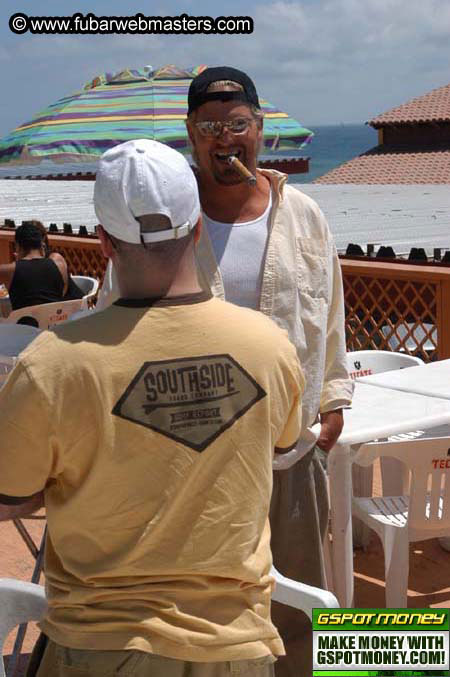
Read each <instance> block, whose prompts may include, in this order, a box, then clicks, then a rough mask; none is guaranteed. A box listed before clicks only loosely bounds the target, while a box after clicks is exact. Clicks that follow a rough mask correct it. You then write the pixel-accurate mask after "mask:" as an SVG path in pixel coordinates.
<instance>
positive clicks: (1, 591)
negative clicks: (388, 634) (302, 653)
mask: <svg viewBox="0 0 450 677" xmlns="http://www.w3.org/2000/svg"><path fill="white" fill-rule="evenodd" d="M271 574H272V576H273V577H274V578H275V581H276V588H275V591H274V593H273V595H272V599H274V600H275V601H277V602H280V603H281V604H286V605H288V606H292V607H294V608H296V609H301V610H302V611H304V612H305V614H307V616H308V617H309V618H310V619H311V618H312V609H313V608H327V609H337V608H339V603H338V601H337V599H336V597H335V596H334V595H333V594H332V593H331V592H328V590H322V589H320V588H314V587H313V586H311V585H305V584H304V583H298V582H297V581H293V580H291V579H290V578H286V577H285V576H282V575H281V574H280V573H279V572H278V571H277V570H276V569H275V568H274V567H272V570H271ZM46 609H47V602H46V599H45V592H44V587H43V586H42V585H35V584H34V583H26V582H24V581H16V580H15V579H13V578H1V579H0V655H3V645H4V643H5V640H6V637H7V636H8V634H9V633H10V632H11V630H12V629H13V628H14V627H15V626H16V625H18V624H21V623H27V622H28V621H31V620H39V619H40V618H42V616H43V615H44V614H45V611H46ZM0 677H5V672H4V669H3V665H2V662H1V661H0Z"/></svg>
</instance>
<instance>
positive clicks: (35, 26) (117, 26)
mask: <svg viewBox="0 0 450 677" xmlns="http://www.w3.org/2000/svg"><path fill="white" fill-rule="evenodd" d="M9 27H10V29H11V30H12V31H13V32H14V33H18V34H21V33H27V32H29V33H41V34H64V33H69V34H98V33H100V34H109V33H136V34H154V35H160V34H169V33H173V34H194V33H204V34H214V33H217V34H219V35H220V34H222V35H223V34H236V33H247V34H248V33H253V19H252V18H251V17H249V16H219V17H216V18H213V17H210V16H189V15H188V14H180V15H179V16H144V15H143V14H140V13H139V14H134V15H133V16H96V15H95V14H92V13H91V12H89V14H81V12H77V13H76V14H73V15H72V16H28V15H27V14H23V12H17V13H16V14H13V15H12V16H11V17H10V19H9Z"/></svg>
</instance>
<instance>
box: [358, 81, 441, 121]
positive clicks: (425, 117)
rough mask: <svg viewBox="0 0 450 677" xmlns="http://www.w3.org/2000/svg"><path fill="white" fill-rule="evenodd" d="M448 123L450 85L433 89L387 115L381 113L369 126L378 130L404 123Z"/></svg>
mask: <svg viewBox="0 0 450 677" xmlns="http://www.w3.org/2000/svg"><path fill="white" fill-rule="evenodd" d="M448 121H450V84H449V85H445V87H439V89H433V90H432V91H431V92H428V94H424V95H423V96H419V97H417V98H416V99H411V101H407V102H406V103H403V104H402V105H401V106H397V107H396V108H392V109H391V110H389V111H387V112H386V113H381V115H378V116H377V117H375V118H373V119H372V120H369V125H372V127H375V128H378V127H383V126H384V125H392V124H400V123H404V122H416V123H417V122H448Z"/></svg>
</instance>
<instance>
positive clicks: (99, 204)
mask: <svg viewBox="0 0 450 677" xmlns="http://www.w3.org/2000/svg"><path fill="white" fill-rule="evenodd" d="M94 207H95V213H96V214H97V218H98V220H99V223H101V225H102V226H103V228H104V229H105V230H106V232H107V233H109V234H110V235H113V236H114V237H117V238H118V239H119V240H124V241H125V242H130V243H132V244H141V243H142V242H162V241H163V240H172V239H178V238H181V237H185V236H186V235H187V234H188V233H189V232H190V231H191V230H192V229H193V228H194V227H195V225H196V223H197V221H198V219H199V216H200V201H199V197H198V188H197V182H196V180H195V176H194V174H193V172H192V169H191V168H190V167H189V164H188V162H187V160H186V159H185V158H184V157H183V155H181V153H179V152H178V151H176V150H173V148H169V146H166V145H165V144H163V143H159V142H158V141H152V140H150V139H138V140H134V141H127V142H126V143H121V144H120V145H118V146H114V148H111V149H110V150H107V151H106V153H103V155H102V156H101V158H100V162H99V165H98V169H97V176H96V180H95V188H94ZM153 214H154V215H156V214H158V215H159V214H162V215H164V216H166V217H167V218H168V219H169V221H170V223H171V227H170V228H168V229H165V230H159V231H153V232H148V233H142V232H141V225H140V223H139V222H138V221H137V220H136V218H137V217H139V216H145V215H153Z"/></svg>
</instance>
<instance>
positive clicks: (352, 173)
mask: <svg viewBox="0 0 450 677" xmlns="http://www.w3.org/2000/svg"><path fill="white" fill-rule="evenodd" d="M312 183H320V184H324V183H335V184H336V183H359V184H389V183H398V184H401V183H402V184H422V183H425V184H426V183H428V184H450V144H446V145H440V146H439V147H436V146H433V147H430V146H426V147H420V148H414V149H412V148H410V149H409V151H408V149H406V148H404V147H403V148H399V147H392V146H384V145H383V146H375V147H374V148H371V149H370V150H368V151H366V152H365V153H362V154H361V155H358V156H357V157H355V158H353V159H351V160H348V161H347V162H345V163H344V164H342V165H339V166H338V167H335V168H334V169H332V170H330V171H329V172H327V173H326V174H323V175H322V176H319V177H318V178H317V179H315V180H314V181H313V182H312Z"/></svg>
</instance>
